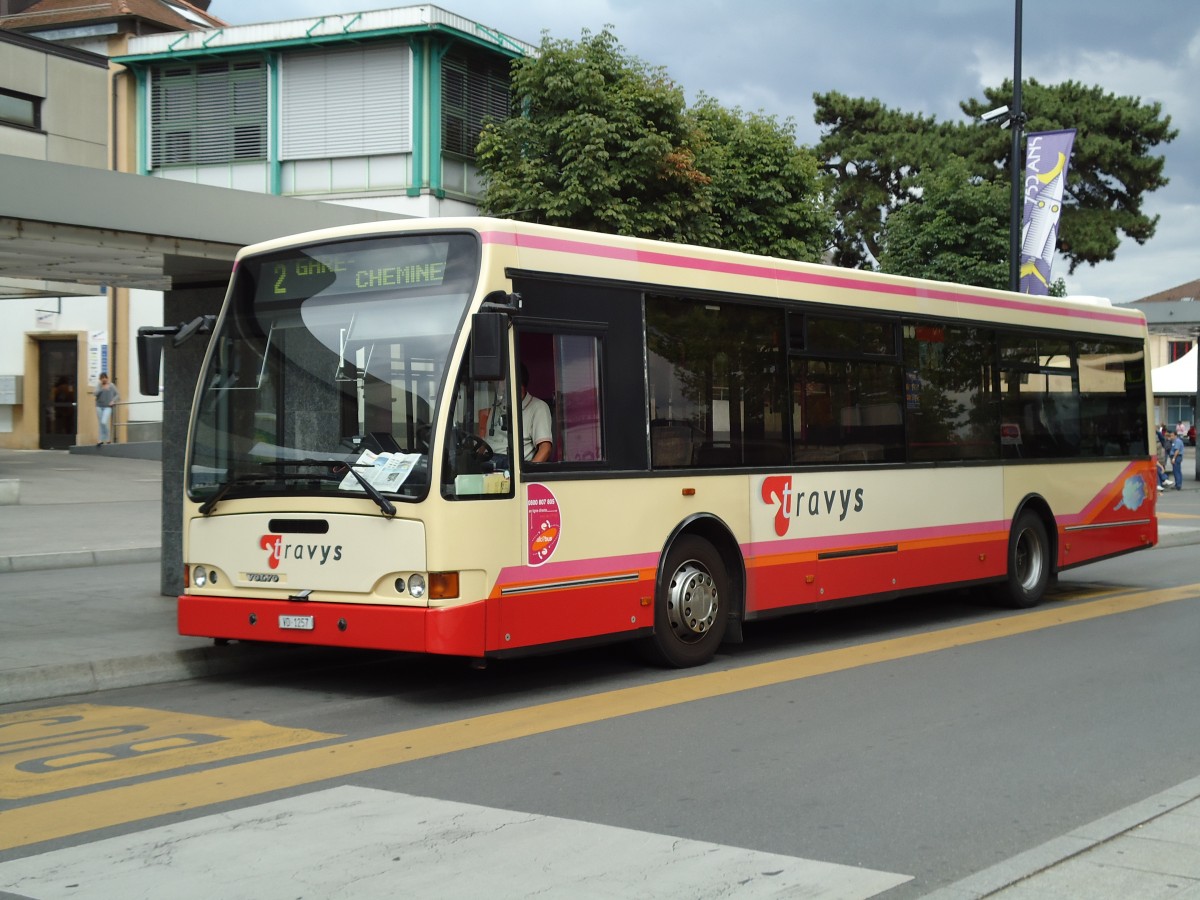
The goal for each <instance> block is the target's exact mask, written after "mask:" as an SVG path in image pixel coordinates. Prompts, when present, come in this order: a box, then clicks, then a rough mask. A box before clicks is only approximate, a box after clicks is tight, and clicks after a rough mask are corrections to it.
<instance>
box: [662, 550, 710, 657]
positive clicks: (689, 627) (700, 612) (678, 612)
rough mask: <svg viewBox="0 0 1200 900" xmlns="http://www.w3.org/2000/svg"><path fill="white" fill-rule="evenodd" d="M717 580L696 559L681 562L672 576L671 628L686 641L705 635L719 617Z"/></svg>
mask: <svg viewBox="0 0 1200 900" xmlns="http://www.w3.org/2000/svg"><path fill="white" fill-rule="evenodd" d="M718 601H719V597H718V595H717V584H716V582H715V581H714V580H713V577H712V576H711V575H710V574H708V572H707V571H706V570H705V569H704V568H702V567H701V566H699V565H697V564H696V563H695V562H690V561H689V562H686V563H684V564H683V565H682V566H680V567H679V568H678V569H677V570H676V571H675V574H674V576H673V577H672V578H671V589H670V592H669V594H668V596H667V619H668V621H670V623H671V630H672V631H673V632H674V633H675V635H676V636H677V637H679V638H680V639H682V640H685V641H689V640H690V641H694V640H698V639H699V638H701V637H703V636H704V635H705V634H706V633H707V632H708V630H709V629H710V628H712V626H713V623H714V622H715V621H716V618H717V608H718V606H719V602H718Z"/></svg>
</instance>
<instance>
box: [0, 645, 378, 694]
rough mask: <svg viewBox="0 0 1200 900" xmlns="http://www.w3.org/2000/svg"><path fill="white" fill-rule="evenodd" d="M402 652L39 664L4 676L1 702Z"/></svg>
mask: <svg viewBox="0 0 1200 900" xmlns="http://www.w3.org/2000/svg"><path fill="white" fill-rule="evenodd" d="M197 640H200V639H197ZM396 655H397V654H394V653H384V652H377V653H376V652H372V651H365V652H364V651H361V650H345V649H341V648H336V647H297V646H291V645H279V644H256V643H245V644H237V643H234V644H222V645H216V644H210V645H209V646H199V647H191V648H187V649H184V650H164V651H160V652H158V653H147V654H145V655H143V656H129V657H122V658H118V659H102V660H97V661H96V662H82V663H68V664H65V665H57V666H33V667H30V668H26V669H16V670H14V671H12V672H8V673H5V674H3V675H0V705H2V704H8V703H25V702H31V701H39V700H51V699H54V698H56V697H65V696H68V695H71V694H89V693H92V692H93V691H107V690H114V689H116V688H127V687H142V686H145V685H149V684H165V683H167V682H171V681H190V680H191V679H194V678H213V677H216V676H221V675H237V674H240V673H243V672H257V671H264V670H265V671H271V672H284V671H288V670H291V669H295V668H298V667H300V666H304V667H305V669H306V670H311V669H312V668H313V667H314V666H327V665H339V664H340V665H345V664H348V663H352V662H361V663H365V662H372V661H377V660H380V659H386V658H388V657H392V656H396Z"/></svg>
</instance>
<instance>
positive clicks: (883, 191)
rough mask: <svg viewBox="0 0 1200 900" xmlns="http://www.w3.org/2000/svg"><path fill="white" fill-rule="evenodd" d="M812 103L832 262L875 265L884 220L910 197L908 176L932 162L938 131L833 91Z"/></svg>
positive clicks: (911, 117)
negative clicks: (819, 130) (830, 217)
mask: <svg viewBox="0 0 1200 900" xmlns="http://www.w3.org/2000/svg"><path fill="white" fill-rule="evenodd" d="M813 102H814V103H815V104H816V113H815V115H814V118H815V119H816V123H817V124H818V125H820V126H823V127H824V128H826V129H828V130H827V131H825V133H824V134H823V135H822V137H821V140H820V141H819V142H818V144H817V146H816V154H817V158H818V159H819V160H820V162H821V167H822V170H823V171H824V173H825V176H826V184H825V187H826V191H827V193H828V195H829V196H830V197H831V198H832V205H833V210H834V215H835V216H836V218H837V222H836V225H835V229H834V235H833V261H834V263H835V264H837V265H839V266H847V267H850V268H856V269H861V268H874V267H875V265H876V264H877V262H878V259H879V254H880V253H881V252H882V246H881V241H882V238H883V222H884V220H885V219H886V218H887V217H888V216H890V215H891V214H892V213H893V212H894V211H895V210H897V209H899V208H900V207H901V206H903V205H904V204H905V203H907V202H908V201H909V200H910V199H912V198H913V196H914V194H913V192H912V187H913V179H914V178H915V177H916V176H917V175H918V174H920V172H921V170H922V169H923V168H924V167H925V166H927V165H931V164H933V163H935V162H936V154H937V151H938V149H939V148H940V147H941V146H942V143H941V138H942V132H943V128H942V126H940V125H938V124H937V122H936V120H934V119H933V118H928V119H927V118H925V117H923V116H920V115H913V114H911V113H905V112H901V111H899V110H894V109H890V108H889V107H887V106H884V105H883V104H882V103H881V102H879V101H878V100H866V99H861V98H854V97H848V96H846V95H845V94H841V93H838V92H837V91H831V92H830V93H827V94H814V95H813Z"/></svg>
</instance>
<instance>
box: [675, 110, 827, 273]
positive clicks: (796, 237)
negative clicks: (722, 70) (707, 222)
mask: <svg viewBox="0 0 1200 900" xmlns="http://www.w3.org/2000/svg"><path fill="white" fill-rule="evenodd" d="M689 119H690V121H691V124H692V128H693V145H694V146H695V147H696V166H697V168H698V169H699V170H700V171H702V172H703V173H704V174H705V175H706V176H707V177H708V181H707V182H705V183H704V184H703V187H702V188H701V190H702V191H703V192H704V193H707V194H708V197H709V200H708V202H707V203H706V204H705V205H706V206H707V208H708V209H709V210H710V214H711V216H712V219H713V233H714V236H713V239H712V241H711V244H712V245H713V246H719V247H723V248H725V249H727V250H740V251H742V252H745V253H762V254H765V255H768V256H778V257H783V258H785V259H798V260H808V261H810V262H815V261H817V260H819V259H821V257H822V255H823V254H824V252H825V249H826V247H827V246H828V243H829V235H830V232H831V230H832V227H833V216H832V214H831V211H830V209H829V207H828V206H827V205H826V203H825V202H824V199H823V197H822V195H821V190H820V184H819V180H818V171H817V160H816V157H815V156H813V154H812V153H811V152H809V151H808V150H805V149H803V148H801V147H799V146H798V145H797V143H796V130H795V123H794V122H793V121H792V120H791V119H787V120H785V121H784V122H783V123H780V122H779V121H778V120H777V119H776V118H775V117H774V116H766V115H762V114H750V115H745V114H743V113H742V111H741V110H739V109H734V110H729V109H725V108H723V107H722V106H720V105H719V104H718V103H717V102H716V101H715V100H713V99H712V98H710V97H706V96H701V97H700V99H699V100H698V101H697V102H696V104H695V105H694V106H693V107H692V109H691V110H690V111H689Z"/></svg>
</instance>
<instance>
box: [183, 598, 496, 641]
mask: <svg viewBox="0 0 1200 900" xmlns="http://www.w3.org/2000/svg"><path fill="white" fill-rule="evenodd" d="M177 621H178V627H179V633H180V634H182V635H188V636H194V637H207V638H215V639H221V640H236V641H270V642H274V643H281V644H310V645H317V646H325V647H355V648H359V649H363V650H395V651H402V652H410V653H437V654H444V655H448V656H482V655H483V653H484V626H485V622H486V601H483V600H481V601H479V602H477V603H467V604H463V605H461V606H452V607H446V608H433V609H429V608H425V607H412V606H379V605H368V604H361V603H313V602H299V601H295V600H262V599H251V598H245V597H194V596H190V595H187V594H184V595H183V596H181V597H180V598H179V602H178V606H177Z"/></svg>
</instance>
